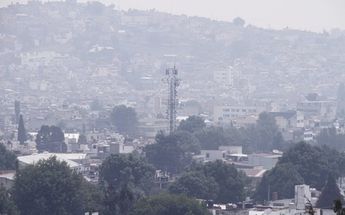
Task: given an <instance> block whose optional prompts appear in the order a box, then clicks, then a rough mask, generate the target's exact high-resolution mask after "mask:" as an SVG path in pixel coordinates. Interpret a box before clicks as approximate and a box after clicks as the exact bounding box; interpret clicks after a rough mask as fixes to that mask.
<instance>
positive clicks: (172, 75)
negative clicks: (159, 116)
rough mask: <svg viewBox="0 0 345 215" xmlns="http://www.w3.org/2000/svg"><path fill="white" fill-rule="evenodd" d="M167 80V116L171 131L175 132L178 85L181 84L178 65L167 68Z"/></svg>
mask: <svg viewBox="0 0 345 215" xmlns="http://www.w3.org/2000/svg"><path fill="white" fill-rule="evenodd" d="M165 75H166V82H167V84H168V88H169V96H168V108H167V117H168V120H169V133H170V134H171V133H173V132H174V131H175V128H176V108H177V104H178V101H177V87H178V86H179V84H180V80H179V79H178V77H177V75H178V71H177V69H176V67H175V66H174V67H173V68H167V69H166V70H165Z"/></svg>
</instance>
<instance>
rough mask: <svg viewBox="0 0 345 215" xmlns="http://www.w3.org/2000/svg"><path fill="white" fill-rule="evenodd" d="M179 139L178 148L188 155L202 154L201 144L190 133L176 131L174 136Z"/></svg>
mask: <svg viewBox="0 0 345 215" xmlns="http://www.w3.org/2000/svg"><path fill="white" fill-rule="evenodd" d="M172 135H173V136H174V137H176V139H177V144H178V146H179V147H180V148H181V149H182V151H184V152H186V153H195V154H199V153H200V142H199V140H198V139H197V138H196V137H195V136H194V134H191V133H190V132H188V131H176V132H174V133H173V134H172Z"/></svg>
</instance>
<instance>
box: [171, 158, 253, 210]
mask: <svg viewBox="0 0 345 215" xmlns="http://www.w3.org/2000/svg"><path fill="white" fill-rule="evenodd" d="M246 183H247V177H246V176H245V175H244V173H242V172H238V171H237V169H236V168H235V167H234V166H233V165H230V164H226V163H225V162H223V161H215V162H209V163H206V164H204V165H199V164H194V165H193V166H191V168H190V169H189V171H188V172H187V173H186V174H185V175H183V176H182V177H181V178H179V179H178V180H177V181H176V182H175V183H174V184H172V185H171V187H170V188H169V190H170V191H171V192H173V193H181V194H185V195H188V196H192V197H196V198H202V199H213V200H215V201H216V202H221V203H229V202H238V201H241V200H243V198H244V194H245V186H246Z"/></svg>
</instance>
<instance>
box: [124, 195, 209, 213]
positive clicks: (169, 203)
mask: <svg viewBox="0 0 345 215" xmlns="http://www.w3.org/2000/svg"><path fill="white" fill-rule="evenodd" d="M147 214H150V215H210V213H209V212H208V210H207V209H206V207H204V206H202V205H201V204H200V203H199V202H198V201H196V200H194V199H190V198H188V197H185V196H179V195H170V194H160V195H157V196H152V197H148V198H145V199H142V200H141V201H139V202H138V203H137V204H136V205H135V207H134V209H133V210H132V212H131V213H130V215H147Z"/></svg>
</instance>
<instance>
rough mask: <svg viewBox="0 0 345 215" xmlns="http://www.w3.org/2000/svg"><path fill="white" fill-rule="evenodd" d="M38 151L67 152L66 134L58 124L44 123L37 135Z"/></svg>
mask: <svg viewBox="0 0 345 215" xmlns="http://www.w3.org/2000/svg"><path fill="white" fill-rule="evenodd" d="M36 147H37V149H38V151H49V152H66V151H67V145H66V144H65V136H64V133H63V131H62V130H61V128H59V127H57V126H48V125H42V127H41V129H40V130H39V131H38V133H37V136H36Z"/></svg>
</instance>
